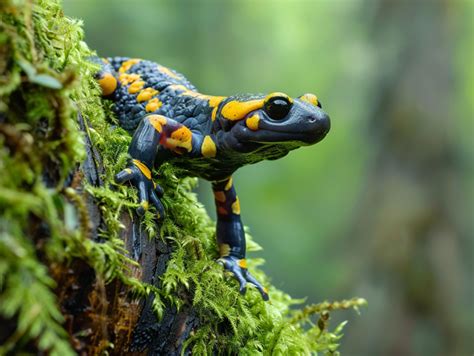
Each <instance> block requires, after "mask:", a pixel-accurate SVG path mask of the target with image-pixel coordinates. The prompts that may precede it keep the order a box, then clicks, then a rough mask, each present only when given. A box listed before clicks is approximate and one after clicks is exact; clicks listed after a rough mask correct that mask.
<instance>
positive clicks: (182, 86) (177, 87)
mask: <svg viewBox="0 0 474 356" xmlns="http://www.w3.org/2000/svg"><path fill="white" fill-rule="evenodd" d="M168 88H170V89H173V90H182V91H185V92H188V91H191V90H189V89H188V88H186V87H185V86H184V85H182V84H172V85H170V86H168Z"/></svg>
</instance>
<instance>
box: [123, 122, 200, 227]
mask: <svg viewBox="0 0 474 356" xmlns="http://www.w3.org/2000/svg"><path fill="white" fill-rule="evenodd" d="M197 141H199V142H200V141H202V138H200V137H197V136H195V135H193V134H192V132H191V131H190V130H189V129H188V128H187V127H186V126H184V125H182V124H180V123H178V122H176V121H175V120H172V119H169V118H167V117H165V116H162V115H148V116H145V117H144V118H143V120H142V121H141V122H140V125H139V126H138V128H137V130H136V131H135V134H134V135H133V138H132V143H131V144H130V147H129V149H128V153H129V154H130V156H131V160H130V161H129V163H128V166H127V168H125V169H124V170H122V171H121V172H120V173H118V174H117V175H116V176H115V181H116V182H117V183H119V184H122V183H124V182H130V183H131V184H132V185H133V186H134V187H135V188H137V189H138V195H139V198H140V207H139V208H138V213H139V214H143V213H144V212H145V210H147V209H148V207H149V202H151V203H152V204H153V205H154V206H155V207H156V209H157V212H158V218H160V217H163V216H164V213H165V211H164V208H163V204H162V203H161V201H160V198H161V197H162V196H163V189H162V188H161V187H160V186H159V185H158V184H156V183H155V182H153V179H152V169H153V166H154V162H155V158H156V154H157V152H158V147H159V146H161V147H163V148H165V149H166V150H170V151H173V152H175V153H178V154H184V153H190V152H192V151H193V145H194V146H196V145H197Z"/></svg>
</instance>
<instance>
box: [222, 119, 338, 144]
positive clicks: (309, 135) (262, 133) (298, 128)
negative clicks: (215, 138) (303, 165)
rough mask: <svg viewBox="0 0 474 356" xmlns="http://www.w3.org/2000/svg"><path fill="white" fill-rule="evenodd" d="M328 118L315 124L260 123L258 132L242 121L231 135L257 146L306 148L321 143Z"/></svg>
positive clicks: (328, 125)
mask: <svg viewBox="0 0 474 356" xmlns="http://www.w3.org/2000/svg"><path fill="white" fill-rule="evenodd" d="M329 128H330V124H329V118H328V117H327V118H323V120H319V123H315V122H309V121H306V122H301V123H293V124H291V125H281V124H280V125H275V124H273V123H271V122H268V121H263V120H262V121H261V123H260V127H259V128H258V130H251V129H250V128H248V127H247V126H246V124H245V120H242V121H240V122H238V123H237V124H235V125H234V126H233V127H232V130H231V131H232V133H233V134H234V136H235V137H236V138H237V139H238V140H239V141H240V142H253V143H259V144H263V145H265V144H281V145H287V144H288V145H291V146H293V145H295V144H297V145H298V146H306V145H312V144H315V143H317V142H319V141H321V140H322V139H323V138H324V137H326V135H327V133H328V132H329Z"/></svg>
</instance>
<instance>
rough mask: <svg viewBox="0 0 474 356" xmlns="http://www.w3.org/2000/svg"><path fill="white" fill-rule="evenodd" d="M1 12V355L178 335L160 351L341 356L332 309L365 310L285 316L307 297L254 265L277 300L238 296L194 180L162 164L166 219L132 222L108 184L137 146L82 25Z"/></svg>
mask: <svg viewBox="0 0 474 356" xmlns="http://www.w3.org/2000/svg"><path fill="white" fill-rule="evenodd" d="M0 10H1V15H0V172H1V174H0V343H1V346H0V354H3V353H8V352H20V351H33V352H34V351H36V350H42V351H48V352H50V353H51V354H56V355H72V354H75V353H76V352H81V351H83V352H87V353H88V354H95V353H102V352H107V353H123V352H124V350H128V348H129V347H130V345H134V347H135V348H136V349H137V350H142V349H144V348H147V347H148V349H149V350H151V351H152V352H153V350H154V352H158V351H157V347H158V346H157V345H156V343H154V340H155V339H156V338H157V337H158V336H159V337H160V340H162V339H163V338H162V334H163V333H164V332H165V331H166V332H167V335H168V336H169V335H170V334H173V332H171V331H170V330H171V329H173V328H175V329H176V328H177V327H178V326H179V327H182V329H179V328H178V329H179V330H178V332H175V333H174V334H173V335H172V336H173V337H174V338H175V341H176V340H179V344H178V345H171V346H169V348H168V349H167V350H168V351H170V350H172V351H173V352H183V353H186V352H187V351H190V350H192V352H193V353H195V354H209V353H212V352H213V351H216V350H217V351H218V352H219V353H225V354H228V353H240V354H252V355H253V354H258V353H262V354H295V353H296V354H309V353H311V352H315V351H322V352H325V353H334V352H336V349H337V342H338V339H339V338H340V336H341V334H340V332H341V329H342V325H340V326H339V327H337V328H336V329H335V330H334V331H332V332H330V331H328V328H327V326H328V325H327V324H328V318H329V315H328V313H327V311H328V310H333V309H341V308H352V307H357V306H360V305H362V304H364V303H365V301H364V300H362V299H353V300H350V301H343V302H341V303H332V304H331V303H322V304H319V305H316V306H308V307H306V308H305V309H303V310H300V311H297V310H292V309H290V307H291V306H293V305H295V304H300V303H301V301H300V300H294V299H292V298H291V297H290V296H288V295H287V294H285V293H283V292H282V291H279V290H277V289H276V288H274V287H271V286H270V283H269V281H268V279H267V277H266V276H265V275H264V274H263V272H262V271H260V270H259V269H258V266H259V265H260V264H261V263H263V261H262V260H258V259H249V268H250V269H251V270H252V273H253V274H254V275H255V276H256V277H257V278H258V279H259V280H261V281H264V283H265V285H267V286H270V288H269V290H270V295H271V302H264V301H262V300H261V298H260V295H259V293H258V292H257V291H256V290H253V289H251V290H249V291H248V293H247V295H245V296H241V295H240V294H239V293H238V288H237V286H236V282H235V281H234V280H233V279H231V278H227V276H225V275H224V274H223V272H222V268H221V267H220V266H219V265H218V264H216V263H215V259H216V257H217V248H216V244H215V236H214V234H215V232H214V222H213V221H211V219H210V218H209V217H208V215H207V214H206V212H205V210H204V208H203V207H202V205H201V204H199V202H197V200H196V196H195V194H194V193H192V188H193V186H194V185H195V184H196V180H195V179H193V178H186V177H181V176H180V173H179V171H177V170H176V169H175V168H174V167H171V166H169V165H164V166H163V167H162V168H161V169H160V171H159V177H160V179H159V180H158V181H159V183H160V184H161V185H162V186H163V188H164V189H165V192H166V196H165V198H164V205H165V208H166V210H167V217H166V219H165V220H164V222H162V223H160V224H157V221H156V219H155V216H154V214H153V211H149V212H147V213H146V214H145V217H144V218H142V219H139V218H138V217H137V216H136V215H135V209H136V208H137V205H136V203H135V196H136V192H135V191H134V190H133V189H132V188H129V187H122V186H121V187H119V186H116V185H114V183H113V182H112V180H111V177H113V176H114V174H115V173H117V172H118V171H119V170H120V169H121V168H123V167H124V164H125V161H126V158H127V147H128V144H129V142H130V139H131V137H130V136H129V135H128V134H127V133H126V132H125V131H124V130H122V129H120V128H119V127H117V126H116V125H115V124H114V119H113V117H112V115H111V114H110V108H108V107H107V106H105V107H104V106H103V105H104V104H103V103H102V102H101V100H100V95H99V90H98V87H97V84H96V83H95V81H94V79H93V73H94V70H95V69H96V68H95V67H94V65H93V64H90V63H88V62H87V61H86V58H87V57H89V56H90V55H92V54H93V53H92V52H91V51H90V50H89V49H88V47H87V45H86V44H85V43H84V42H82V38H83V32H82V29H81V23H80V22H79V21H77V20H73V19H70V18H67V17H65V16H64V15H63V13H62V10H61V6H60V3H59V2H58V1H56V0H38V1H27V0H2V1H0ZM249 241H250V242H249V244H248V246H249V250H256V249H258V248H259V247H258V246H257V245H256V244H255V243H252V240H251V238H249ZM147 313H148V314H147ZM150 313H152V314H151V319H150V315H149V314H150ZM313 314H316V319H317V320H318V321H317V322H316V323H311V321H310V317H311V316H312V315H313ZM140 315H141V316H140ZM318 318H319V319H318ZM158 320H160V322H158ZM165 321H166V322H165ZM305 324H307V325H305ZM173 330H174V329H173ZM157 335H158V336H157ZM170 340H171V337H170ZM165 346H166V345H165ZM159 347H163V345H161V346H159ZM160 350H165V349H164V348H161V349H160Z"/></svg>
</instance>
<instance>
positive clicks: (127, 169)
mask: <svg viewBox="0 0 474 356" xmlns="http://www.w3.org/2000/svg"><path fill="white" fill-rule="evenodd" d="M124 171H125V172H127V173H128V174H132V170H131V169H130V168H125V169H124Z"/></svg>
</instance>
